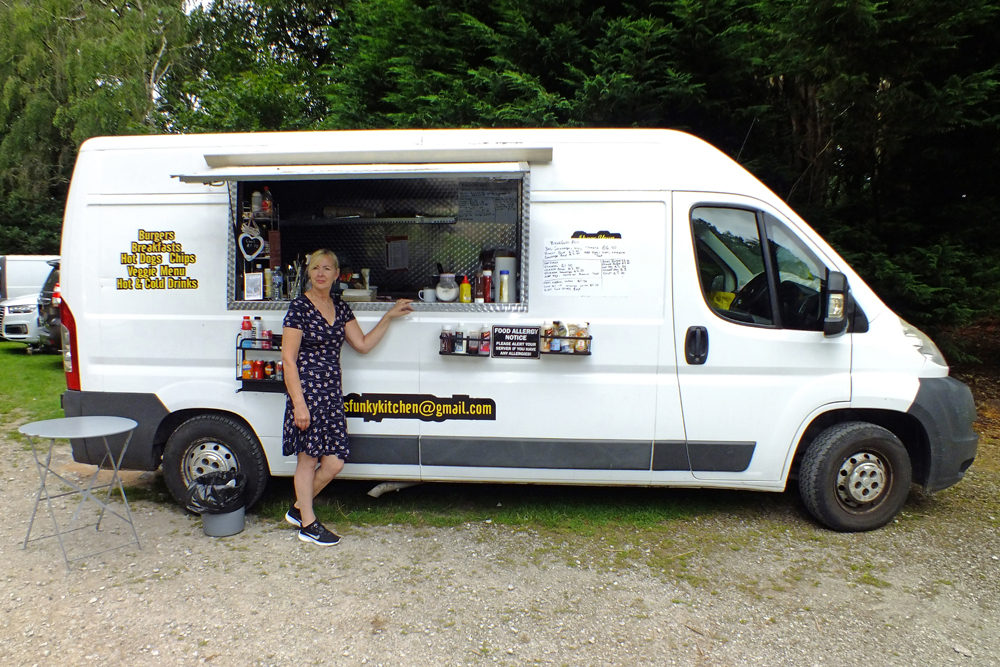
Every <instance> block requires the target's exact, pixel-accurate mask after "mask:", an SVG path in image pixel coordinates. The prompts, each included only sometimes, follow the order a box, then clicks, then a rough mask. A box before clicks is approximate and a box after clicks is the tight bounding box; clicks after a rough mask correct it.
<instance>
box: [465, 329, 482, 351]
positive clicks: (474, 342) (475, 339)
mask: <svg viewBox="0 0 1000 667" xmlns="http://www.w3.org/2000/svg"><path fill="white" fill-rule="evenodd" d="M465 352H466V354H479V330H478V329H476V328H475V327H472V328H471V329H469V339H468V340H467V341H466V343H465Z"/></svg>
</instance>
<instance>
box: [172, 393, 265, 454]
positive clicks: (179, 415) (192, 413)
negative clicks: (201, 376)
mask: <svg viewBox="0 0 1000 667" xmlns="http://www.w3.org/2000/svg"><path fill="white" fill-rule="evenodd" d="M208 415H214V416H217V417H226V418H228V419H232V420H233V421H235V422H237V423H239V424H240V425H242V426H243V427H244V428H246V430H247V431H248V432H249V433H250V435H252V436H253V437H254V439H255V440H256V441H257V446H258V447H260V448H261V449H262V450H263V443H262V442H261V441H260V436H259V435H257V431H255V430H254V428H253V426H251V425H250V422H248V421H247V420H246V419H244V418H243V417H242V416H241V415H240V414H239V413H236V412H232V411H231V410H219V409H215V408H186V409H183V410H177V411H175V412H171V413H170V414H168V415H167V416H166V417H164V418H163V419H162V420H161V421H160V425H159V426H158V427H157V429H156V436H155V438H154V439H153V442H154V443H155V445H156V447H157V449H158V451H159V453H160V463H161V464H162V463H163V448H164V447H165V446H166V444H167V440H169V439H170V436H171V435H173V433H174V431H176V430H177V429H178V428H180V426H181V424H183V423H184V422H186V421H188V420H189V419H194V418H195V417H201V416H208ZM268 467H269V468H270V465H269V466H268Z"/></svg>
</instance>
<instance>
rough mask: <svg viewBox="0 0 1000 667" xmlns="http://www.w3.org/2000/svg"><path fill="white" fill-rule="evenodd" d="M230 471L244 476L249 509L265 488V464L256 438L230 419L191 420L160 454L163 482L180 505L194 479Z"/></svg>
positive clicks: (266, 469) (173, 436)
mask: <svg viewBox="0 0 1000 667" xmlns="http://www.w3.org/2000/svg"><path fill="white" fill-rule="evenodd" d="M232 469H235V470H236V471H237V472H241V473H243V474H245V475H246V476H247V485H246V506H247V507H250V506H251V505H253V504H254V503H255V502H257V500H258V499H259V498H260V497H261V495H262V494H263V493H264V487H265V486H267V479H268V477H269V473H268V468H267V462H266V461H265V458H264V450H263V449H261V446H260V442H258V440H257V437H256V436H255V435H254V434H253V432H252V431H250V429H248V428H247V427H246V426H244V425H243V424H241V423H240V422H238V421H237V420H235V419H232V418H231V417H224V416H222V415H199V416H197V417H193V418H191V419H189V420H187V421H186V422H184V423H183V424H181V425H180V426H179V427H177V430H175V431H174V432H173V433H172V434H171V435H170V439H169V440H167V446H166V447H165V448H164V450H163V478H164V481H166V483H167V488H168V489H169V490H170V494H171V495H172V496H173V497H174V498H175V499H176V500H177V502H178V503H180V504H181V505H184V504H185V503H186V497H187V490H188V486H189V485H190V484H191V482H192V481H194V479H195V478H196V477H199V476H200V475H204V474H205V473H208V472H222V471H225V470H232Z"/></svg>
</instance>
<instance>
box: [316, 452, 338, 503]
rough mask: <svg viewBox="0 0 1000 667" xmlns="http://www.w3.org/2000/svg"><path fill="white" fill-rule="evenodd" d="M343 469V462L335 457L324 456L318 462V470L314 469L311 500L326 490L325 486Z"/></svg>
mask: <svg viewBox="0 0 1000 667" xmlns="http://www.w3.org/2000/svg"><path fill="white" fill-rule="evenodd" d="M343 469H344V462H343V461H342V460H341V459H339V458H337V457H336V456H324V457H323V458H321V459H320V460H319V468H317V469H316V476H315V477H313V498H315V497H316V496H318V495H319V492H320V491H322V490H323V489H325V488H326V485H327V484H329V483H330V482H332V481H333V478H334V477H336V476H337V474H338V473H339V472H340V471H341V470H343Z"/></svg>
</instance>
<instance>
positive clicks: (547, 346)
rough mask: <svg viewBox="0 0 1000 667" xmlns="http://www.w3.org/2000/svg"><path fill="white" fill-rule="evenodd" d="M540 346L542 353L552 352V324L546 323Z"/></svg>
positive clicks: (543, 327)
mask: <svg viewBox="0 0 1000 667" xmlns="http://www.w3.org/2000/svg"><path fill="white" fill-rule="evenodd" d="M539 344H540V345H541V348H542V349H541V351H542V352H550V351H551V350H552V322H546V323H545V324H544V325H543V326H542V340H541V341H540V342H539Z"/></svg>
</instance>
